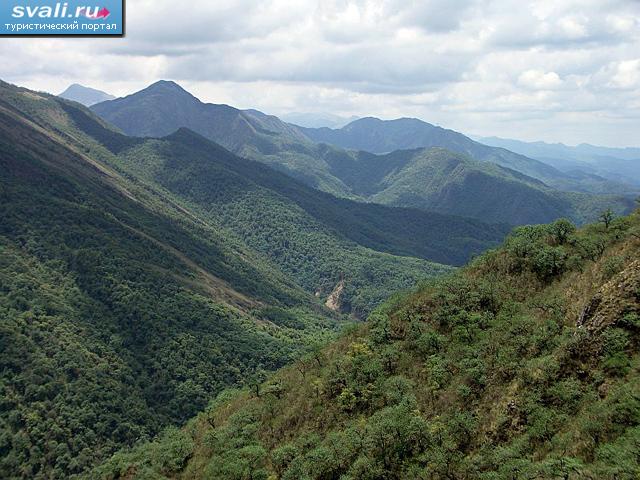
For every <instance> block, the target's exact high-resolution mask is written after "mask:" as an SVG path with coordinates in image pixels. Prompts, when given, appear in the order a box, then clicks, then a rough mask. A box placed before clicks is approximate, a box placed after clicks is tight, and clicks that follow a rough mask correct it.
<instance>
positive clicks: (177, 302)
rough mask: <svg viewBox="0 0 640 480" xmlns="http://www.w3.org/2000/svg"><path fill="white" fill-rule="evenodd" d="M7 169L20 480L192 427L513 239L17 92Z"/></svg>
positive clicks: (62, 473)
mask: <svg viewBox="0 0 640 480" xmlns="http://www.w3.org/2000/svg"><path fill="white" fill-rule="evenodd" d="M0 167H1V169H0V171H1V174H0V199H1V202H0V220H1V221H0V285H1V287H0V317H1V318H2V319H3V321H2V322H0V345H1V347H2V348H0V365H2V368H1V369H0V392H1V393H2V395H0V398H1V400H0V405H1V408H0V450H1V451H2V458H1V459H0V477H2V478H9V479H13V478H53V479H62V478H69V476H71V475H74V474H78V473H81V472H83V471H86V470H87V469H88V468H90V467H91V466H93V465H95V464H96V463H99V462H100V461H102V460H103V459H105V458H106V457H108V456H109V455H110V454H112V453H113V452H114V451H116V450H118V449H120V448H122V447H123V446H126V445H133V444H134V443H136V442H138V441H140V440H141V439H144V438H150V437H153V436H154V435H155V434H156V433H158V432H159V431H160V430H161V429H163V428H165V427H167V426H171V425H181V424H182V423H183V422H184V421H186V420H187V419H188V418H190V417H191V416H193V415H195V414H196V413H197V412H198V411H200V410H202V409H203V408H205V407H206V405H207V402H208V400H209V399H210V398H212V397H214V396H215V395H217V394H218V393H219V392H221V391H222V390H223V389H225V388H228V387H231V386H242V385H247V384H249V383H250V382H251V381H252V379H258V380H259V379H262V378H264V376H265V372H267V371H270V370H274V369H276V368H279V367H281V366H283V365H285V364H287V363H289V362H290V361H291V360H292V359H295V358H298V357H299V356H300V355H301V354H303V353H304V352H307V351H309V350H310V349H312V348H313V346H314V345H316V344H318V343H323V342H326V341H327V340H328V339H330V338H332V337H334V336H335V335H336V334H337V332H338V331H339V330H340V329H342V328H343V327H344V326H345V325H347V324H351V323H352V322H353V321H355V320H357V319H359V318H364V317H365V316H366V315H368V313H369V312H370V311H371V310H372V309H374V308H375V307H376V306H377V305H379V304H380V303H381V302H382V301H384V299H385V298H386V297H387V296H388V295H389V294H390V293H391V292H397V291H400V290H403V289H407V288H410V287H412V286H413V285H415V284H416V283H417V282H421V281H424V280H426V279H429V278H433V277H436V276H441V275H443V274H446V273H448V272H450V271H452V270H453V269H452V267H451V265H459V264H462V263H464V262H465V261H467V260H468V259H470V258H471V257H472V256H474V255H476V254H479V253H480V252H482V251H484V250H486V249H487V248H491V247H493V246H495V245H496V244H498V242H499V241H500V240H501V239H502V238H504V236H505V234H506V232H507V231H508V227H507V226H506V225H494V224H488V223H484V222H481V221H478V220H472V219H468V218H463V217H456V216H448V215H442V214H438V213H433V212H426V211H423V210H419V209H408V208H393V207H387V206H382V205H375V204H365V203H358V202H354V201H352V200H349V199H343V198H336V197H333V196H331V195H329V194H327V193H324V192H320V191H317V190H314V189H312V188H310V187H309V186H307V185H305V184H303V183H301V182H299V181H297V180H295V179H293V178H291V177H289V176H287V175H285V174H283V173H280V172H278V171H275V170H272V169H271V168H269V167H268V166H266V165H264V164H263V163H258V162H255V161H252V160H247V159H244V158H242V157H239V156H237V155H235V154H233V153H231V152H229V151H228V150H226V149H225V148H224V147H222V146H220V145H218V144H215V143H213V142H211V141H210V140H208V139H206V138H204V137H202V136H201V135H199V134H197V133H195V132H193V131H190V130H188V129H186V128H180V129H178V130H177V131H175V132H173V133H171V134H170V135H168V136H165V137H162V138H135V137H129V136H126V135H124V134H122V133H120V132H119V131H117V129H115V128H114V127H112V126H110V125H109V124H107V123H105V122H104V121H103V120H101V119H100V118H99V117H97V116H96V115H95V114H93V113H92V112H91V111H90V110H88V109H87V108H85V107H83V106H82V105H80V104H79V103H76V102H72V101H68V100H65V99H61V98H59V97H54V96H51V95H47V94H44V93H38V92H33V91H30V90H27V89H24V88H19V87H15V86H13V85H10V84H7V83H0ZM434 261H437V262H440V263H434ZM256 381H257V380H256Z"/></svg>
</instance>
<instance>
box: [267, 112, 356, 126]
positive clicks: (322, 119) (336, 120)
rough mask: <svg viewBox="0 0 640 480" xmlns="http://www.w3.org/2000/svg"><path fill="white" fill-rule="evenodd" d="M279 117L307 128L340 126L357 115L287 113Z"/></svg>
mask: <svg viewBox="0 0 640 480" xmlns="http://www.w3.org/2000/svg"><path fill="white" fill-rule="evenodd" d="M280 118H281V119H282V120H284V121H285V122H288V123H293V124H295V125H298V126H300V127H307V128H322V127H328V128H342V127H344V126H345V125H347V124H349V123H351V122H353V121H355V120H358V117H356V116H351V117H341V116H339V115H332V114H330V113H300V112H294V113H287V114H285V115H281V116H280Z"/></svg>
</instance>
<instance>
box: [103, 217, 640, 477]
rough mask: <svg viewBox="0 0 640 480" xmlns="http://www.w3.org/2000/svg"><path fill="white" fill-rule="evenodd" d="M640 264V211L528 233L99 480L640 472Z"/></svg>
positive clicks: (401, 299) (230, 398)
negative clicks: (610, 219)
mask: <svg viewBox="0 0 640 480" xmlns="http://www.w3.org/2000/svg"><path fill="white" fill-rule="evenodd" d="M638 258H640V212H638V211H637V212H636V213H634V214H633V215H631V216H630V217H626V218H618V219H615V220H614V221H613V222H607V223H606V224H604V223H602V224H598V225H589V226H587V227H585V228H583V229H582V230H579V231H576V230H575V228H574V227H573V226H572V225H571V224H570V223H568V222H566V221H563V220H561V221H558V222H555V223H553V224H551V225H541V226H535V227H520V228H518V229H516V230H514V232H513V233H512V234H511V235H510V237H509V238H508V239H507V241H506V243H505V244H504V246H503V247H502V248H500V249H497V250H493V251H490V252H488V253H486V254H485V255H483V256H482V257H481V258H479V259H476V260H475V261H474V262H472V263H471V264H470V265H468V266H467V267H466V268H465V269H462V270H460V271H459V272H457V273H456V274H454V275H452V276H449V277H446V278H444V279H440V280H438V281H433V282H427V283H425V284H423V285H422V286H420V287H419V288H418V289H417V290H416V291H414V292H412V293H410V294H407V295H403V296H396V297H395V298H393V299H391V300H390V301H389V302H388V303H387V304H386V305H384V306H383V307H381V308H380V309H378V310H377V311H376V312H374V313H373V314H372V315H371V316H370V318H369V322H368V324H366V325H362V326H360V327H358V328H355V329H354V330H353V331H351V332H350V333H348V334H346V335H344V336H343V337H342V338H341V339H340V340H339V341H337V342H334V343H331V344H330V345H328V346H327V347H325V348H324V349H322V350H320V351H316V352H314V353H313V354H311V355H309V356H307V357H305V358H304V359H303V360H301V361H299V362H297V363H296V364H295V365H293V366H291V367H287V368H285V369H283V370H281V371H280V372H278V373H276V374H275V375H273V376H272V377H270V378H269V379H268V380H267V381H266V382H265V383H263V384H261V385H259V384H255V385H253V386H252V388H251V389H247V390H242V391H227V392H225V393H224V394H222V395H220V396H219V397H218V398H217V399H215V400H213V401H212V402H211V403H210V405H209V406H208V408H207V409H206V410H205V411H204V412H202V413H200V414H199V415H198V416H197V417H196V418H195V419H193V420H192V421H191V422H189V424H188V425H187V426H186V427H185V428H183V429H181V430H177V429H173V430H167V431H166V432H164V434H163V435H162V436H161V437H159V438H158V439H156V440H155V441H154V442H151V443H146V444H142V445H139V446H138V447H137V448H135V449H134V450H130V451H126V452H121V453H119V454H117V455H115V456H114V457H113V458H112V459H111V460H110V461H109V462H107V463H106V464H104V465H102V466H101V467H99V468H98V469H96V470H94V471H93V472H92V473H91V478H98V479H115V478H122V477H123V476H124V477H125V478H128V479H132V480H133V479H138V478H154V479H168V478H171V479H187V478H188V479H195V480H197V479H200V478H225V479H228V480H240V479H246V478H253V479H257V478H263V479H267V478H281V479H283V480H284V479H314V480H319V479H328V478H342V479H406V478H412V479H433V478H474V479H487V480H488V479H491V480H494V479H513V478H519V479H520V478H531V479H533V478H542V479H551V478H565V479H581V478H593V479H595V478H598V479H616V478H625V479H626V478H629V479H631V478H635V477H637V475H638V473H639V472H640V462H639V458H640V456H639V455H638V453H639V450H638V449H639V447H638V445H639V442H640V438H639V435H640V394H639V392H640V376H639V374H638V372H639V371H640V370H639V367H640V355H639V353H640V352H639V350H638V347H639V341H640V264H639V263H638Z"/></svg>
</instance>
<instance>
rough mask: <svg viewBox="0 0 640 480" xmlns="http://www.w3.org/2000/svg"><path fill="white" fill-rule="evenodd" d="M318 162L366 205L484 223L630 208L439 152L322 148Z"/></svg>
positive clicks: (579, 216)
mask: <svg viewBox="0 0 640 480" xmlns="http://www.w3.org/2000/svg"><path fill="white" fill-rule="evenodd" d="M324 159H325V161H326V162H327V164H328V165H329V166H330V171H331V173H332V174H333V175H335V176H337V177H338V178H340V179H341V180H342V181H343V182H344V183H346V184H348V185H350V186H351V187H352V189H353V191H354V193H356V194H357V195H359V196H361V197H363V198H365V199H367V200H368V201H371V202H375V203H380V204H385V205H393V206H402V207H413V208H420V209H428V210H430V211H435V212H440V213H443V214H453V215H465V216H468V217H472V218H477V219H482V220H483V221H488V222H507V223H509V224H511V225H522V224H528V223H546V222H551V221H553V220H555V219H557V218H559V217H565V218H570V219H572V220H573V221H576V222H579V223H583V222H585V221H588V220H589V219H594V218H597V216H598V214H599V213H600V212H601V211H602V210H603V209H604V208H605V207H607V206H612V207H614V209H615V210H616V211H618V212H626V211H628V209H629V208H630V206H631V205H632V201H631V199H630V198H629V199H624V198H619V197H616V196H592V195H587V194H581V193H573V192H561V191H557V190H554V189H551V188H549V187H548V186H547V185H545V184H544V183H542V182H541V181H539V180H536V179H534V178H532V177H528V176H526V175H523V174H521V173H519V172H517V171H515V170H511V169H508V168H505V167H501V166H499V165H497V164H495V163H492V162H478V161H474V160H472V159H471V158H470V157H468V156H466V155H461V154H455V153H452V152H450V151H448V150H445V149H442V148H431V149H416V150H398V151H395V152H392V153H389V154H385V155H373V154H370V153H367V152H363V151H359V152H348V153H344V152H339V151H335V150H334V149H332V148H327V149H326V150H325V152H324Z"/></svg>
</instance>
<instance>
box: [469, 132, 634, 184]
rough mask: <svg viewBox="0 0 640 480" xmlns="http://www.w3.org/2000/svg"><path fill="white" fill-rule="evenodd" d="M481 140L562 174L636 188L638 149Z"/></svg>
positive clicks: (489, 138) (493, 138) (493, 139)
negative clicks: (560, 171) (595, 177)
mask: <svg viewBox="0 0 640 480" xmlns="http://www.w3.org/2000/svg"><path fill="white" fill-rule="evenodd" d="M481 141H482V142H483V143H485V144H487V145H493V146H497V147H502V148H508V149H509V150H512V151H514V152H518V153H521V154H523V155H527V156H529V157H531V158H537V159H539V160H541V161H543V162H545V163H548V164H550V165H553V166H555V167H556V168H557V169H559V170H562V171H564V172H566V173H570V174H571V173H572V174H578V175H580V174H582V175H598V176H601V177H604V178H607V179H609V180H612V181H617V182H625V183H627V184H632V185H633V186H635V187H636V189H640V148H609V147H598V146H594V145H589V144H582V145H578V146H575V147H569V146H567V145H563V144H561V143H556V144H550V143H544V142H521V141H518V140H508V139H503V138H498V137H488V138H482V139H481Z"/></svg>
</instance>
